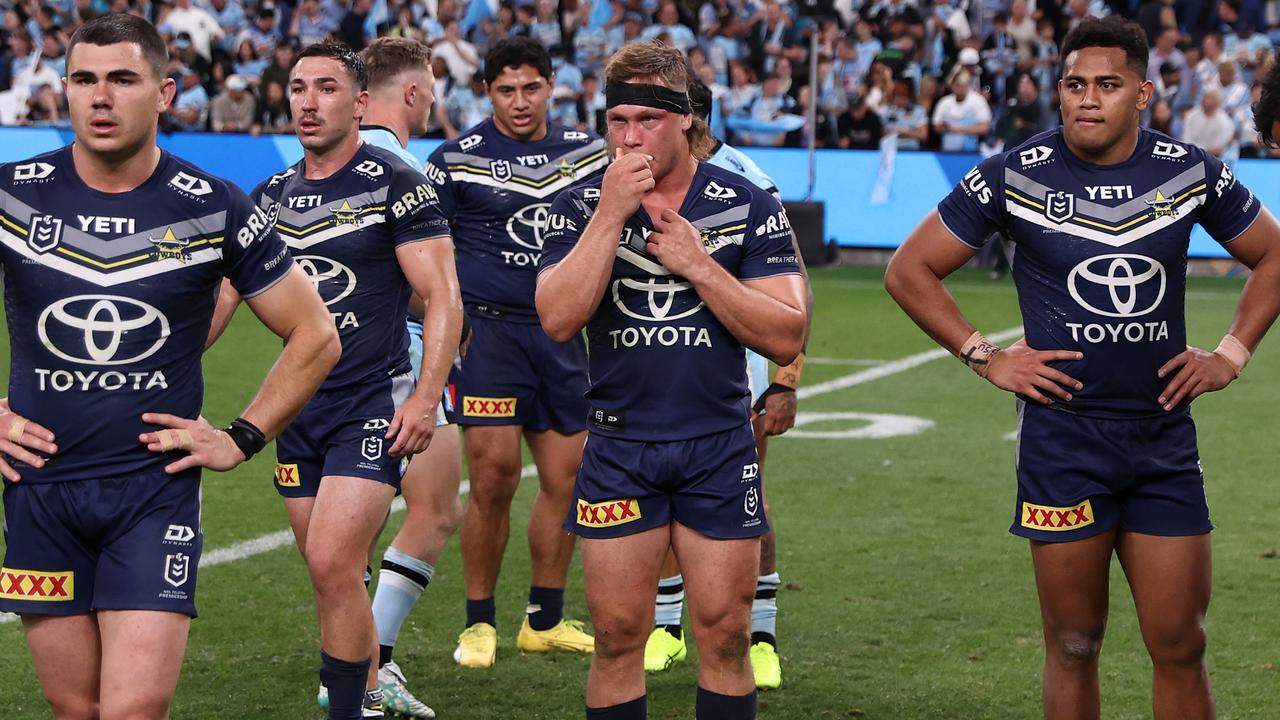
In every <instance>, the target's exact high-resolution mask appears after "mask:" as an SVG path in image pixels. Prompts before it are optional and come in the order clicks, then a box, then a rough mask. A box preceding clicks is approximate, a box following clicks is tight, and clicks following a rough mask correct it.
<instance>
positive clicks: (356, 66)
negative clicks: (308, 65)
mask: <svg viewBox="0 0 1280 720" xmlns="http://www.w3.org/2000/svg"><path fill="white" fill-rule="evenodd" d="M309 57H321V58H329V59H330V60H337V61H338V63H339V64H341V65H342V67H344V68H346V69H347V72H349V73H351V79H352V80H354V81H355V83H356V87H358V88H360V89H361V90H368V89H369V69H368V68H367V67H365V65H364V61H363V60H361V59H360V56H359V55H356V51H355V50H352V49H351V48H350V47H348V46H347V44H346V43H340V42H318V43H315V44H314V45H308V46H306V47H305V48H303V49H302V52H300V53H298V60H299V61H301V60H302V58H309Z"/></svg>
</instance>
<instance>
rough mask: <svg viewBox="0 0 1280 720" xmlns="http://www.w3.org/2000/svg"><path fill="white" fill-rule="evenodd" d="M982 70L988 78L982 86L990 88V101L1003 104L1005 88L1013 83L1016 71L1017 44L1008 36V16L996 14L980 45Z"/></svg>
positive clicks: (1005, 93)
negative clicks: (989, 32)
mask: <svg viewBox="0 0 1280 720" xmlns="http://www.w3.org/2000/svg"><path fill="white" fill-rule="evenodd" d="M982 68H983V73H984V76H985V77H987V78H988V81H987V82H984V83H982V84H983V85H984V86H986V87H989V88H991V100H992V102H994V103H996V104H998V105H999V104H1003V103H1004V101H1005V98H1006V97H1008V96H1009V94H1010V93H1009V92H1007V89H1006V86H1007V85H1009V84H1010V83H1012V82H1013V80H1014V73H1016V72H1017V70H1018V43H1017V41H1016V40H1014V39H1013V35H1010V34H1009V16H1008V15H1005V14H1004V13H1002V12H1001V13H996V16H995V20H994V22H993V23H992V27H991V34H990V35H987V39H986V40H985V41H984V42H983V43H982Z"/></svg>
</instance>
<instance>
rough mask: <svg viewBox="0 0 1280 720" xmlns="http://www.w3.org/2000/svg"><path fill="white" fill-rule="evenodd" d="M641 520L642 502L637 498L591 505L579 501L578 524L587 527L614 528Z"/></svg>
mask: <svg viewBox="0 0 1280 720" xmlns="http://www.w3.org/2000/svg"><path fill="white" fill-rule="evenodd" d="M639 519H640V501H638V500H636V499H635V498H627V499H625V500H606V501H605V502H598V503H589V502H587V501H586V500H581V499H580V500H578V524H579V525H583V526H586V527H613V526H614V525H622V524H624V523H629V522H635V521H636V520H639Z"/></svg>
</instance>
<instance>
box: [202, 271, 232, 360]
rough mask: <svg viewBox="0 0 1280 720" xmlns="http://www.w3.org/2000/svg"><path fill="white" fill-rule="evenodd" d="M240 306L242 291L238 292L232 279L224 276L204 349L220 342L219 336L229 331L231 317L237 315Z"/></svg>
mask: <svg viewBox="0 0 1280 720" xmlns="http://www.w3.org/2000/svg"><path fill="white" fill-rule="evenodd" d="M239 307H240V293H238V292H236V289H235V287H234V286H233V285H232V284H231V281H230V280H228V279H226V278H223V279H222V285H221V286H219V287H218V301H217V303H216V304H215V305H214V306H213V322H211V323H209V337H208V338H206V339H205V341H204V349H205V350H208V349H209V348H211V347H213V344H214V343H216V342H218V338H220V337H222V333H224V332H226V331H227V326H228V325H230V324H231V319H232V318H234V317H235V316H236V309H238V308H239Z"/></svg>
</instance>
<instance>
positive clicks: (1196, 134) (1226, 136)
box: [1181, 88, 1236, 157]
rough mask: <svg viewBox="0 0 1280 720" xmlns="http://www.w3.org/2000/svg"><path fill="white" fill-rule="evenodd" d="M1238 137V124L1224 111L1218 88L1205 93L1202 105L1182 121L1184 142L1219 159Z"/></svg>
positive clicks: (1193, 109) (1201, 100) (1201, 101)
mask: <svg viewBox="0 0 1280 720" xmlns="http://www.w3.org/2000/svg"><path fill="white" fill-rule="evenodd" d="M1235 136H1236V124H1235V122H1233V121H1232V119H1231V116H1230V115H1227V113H1225V112H1223V110H1222V93H1221V91H1220V90H1218V89H1217V88H1209V89H1207V90H1205V91H1204V95H1203V96H1202V97H1201V99H1200V105H1198V106H1197V107H1195V108H1192V109H1191V111H1190V112H1188V113H1187V116H1186V118H1185V119H1184V120H1183V121H1182V138H1181V140H1183V141H1184V142H1188V143H1191V144H1192V145H1199V146H1200V147H1202V148H1204V149H1205V150H1208V151H1209V152H1211V153H1213V154H1214V155H1216V156H1218V157H1222V155H1223V154H1224V153H1226V152H1227V150H1228V149H1229V148H1230V147H1231V145H1232V144H1233V142H1234V140H1235Z"/></svg>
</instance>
